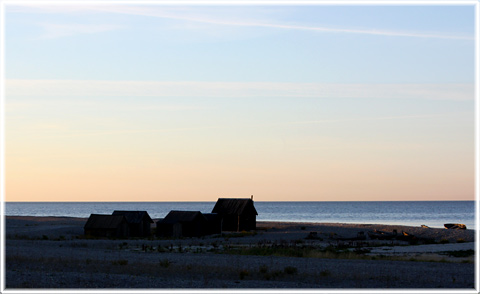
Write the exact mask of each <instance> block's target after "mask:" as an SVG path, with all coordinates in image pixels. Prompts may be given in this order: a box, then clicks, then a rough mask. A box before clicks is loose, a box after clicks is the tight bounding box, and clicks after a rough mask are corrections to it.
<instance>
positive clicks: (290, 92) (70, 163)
mask: <svg viewBox="0 0 480 294" xmlns="http://www.w3.org/2000/svg"><path fill="white" fill-rule="evenodd" d="M4 13H5V20H4V22H5V31H4V32H3V33H4V40H5V48H4V49H5V60H4V62H3V63H4V72H5V77H6V79H5V110H4V116H5V137H4V138H5V166H4V169H5V200H6V201H215V200H216V199H217V198H219V197H241V198H245V197H250V195H254V197H255V200H257V201H397V200H398V201H401V200H474V199H475V192H474V188H475V176H474V172H475V162H474V155H475V154H474V143H475V133H474V132H475V129H474V123H475V93H474V92H475V84H474V74H475V66H474V58H475V54H474V53H475V51H474V49H475V48H474V47H475V33H474V26H475V7H474V6H473V5H425V6H422V5H400V6H399V5H384V6H381V5H357V6H352V5H339V6H334V5H322V4H316V5H279V4H274V5H267V4H265V5H171V4H170V5H166V4H162V3H157V4H149V5H146V4H145V5H140V4H136V5H133V4H108V3H100V2H98V3H91V2H87V4H84V5H78V3H77V4H76V5H74V4H71V5H66V4H63V5H60V4H57V5H52V4H50V5H46V4H43V5H34V4H32V3H30V4H29V5H14V4H7V5H5V12H4Z"/></svg>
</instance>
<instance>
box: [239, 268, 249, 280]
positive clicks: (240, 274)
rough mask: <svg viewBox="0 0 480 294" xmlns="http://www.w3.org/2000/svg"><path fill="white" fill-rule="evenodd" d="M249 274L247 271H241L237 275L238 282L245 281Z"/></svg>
mask: <svg viewBox="0 0 480 294" xmlns="http://www.w3.org/2000/svg"><path fill="white" fill-rule="evenodd" d="M249 274H250V273H249V272H248V271H247V270H241V271H240V273H239V276H240V280H243V279H245V277H246V276H248V275H249Z"/></svg>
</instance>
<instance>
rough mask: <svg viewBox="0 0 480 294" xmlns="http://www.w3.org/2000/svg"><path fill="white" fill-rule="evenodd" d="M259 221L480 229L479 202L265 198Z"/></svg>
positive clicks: (45, 207)
mask: <svg viewBox="0 0 480 294" xmlns="http://www.w3.org/2000/svg"><path fill="white" fill-rule="evenodd" d="M214 205H215V202H6V203H5V215H9V216H10V215H29V216H72V217H85V218H86V217H88V216H90V214H91V213H99V214H110V213H112V212H113V211H114V210H146V211H147V212H148V213H149V214H150V216H151V217H152V218H163V217H165V215H167V213H168V212H169V211H170V210H193V211H201V212H211V211H212V209H213V206H214ZM255 208H256V209H257V212H258V216H257V220H259V221H291V222H335V223H337V222H338V223H367V224H379V223H380V224H395V225H411V226H420V225H422V224H425V225H427V226H430V227H438V228H443V224H444V223H463V224H465V225H467V228H469V229H474V228H476V225H475V202H474V201H398V202H397V201H395V202H384V201H372V202H260V201H255Z"/></svg>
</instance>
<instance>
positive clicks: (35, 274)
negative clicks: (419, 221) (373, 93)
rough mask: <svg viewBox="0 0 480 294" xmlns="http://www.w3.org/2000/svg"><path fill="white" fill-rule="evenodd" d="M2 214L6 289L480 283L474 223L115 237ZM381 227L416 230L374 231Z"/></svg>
mask: <svg viewBox="0 0 480 294" xmlns="http://www.w3.org/2000/svg"><path fill="white" fill-rule="evenodd" d="M5 222H6V223H5V225H6V232H5V236H6V251H5V254H6V287H7V289H14V288H84V289H85V288H87V289H95V288H146V289H147V288H148V289H157V288H158V289H180V288H181V289H189V288H207V289H210V288H212V289H218V288H220V289H235V288H251V289H269V288H294V289H319V288H332V289H333V288H335V289H337V288H342V289H356V288H375V289H416V288H419V289H433V288H447V289H448V288H456V289H471V290H473V289H474V283H475V270H474V255H473V250H474V249H475V246H474V230H447V229H436V228H422V227H407V226H391V225H377V224H375V225H373V224H334V223H280V222H257V230H256V231H255V232H243V233H236V232H231V233H224V234H223V235H213V236H206V237H201V238H182V239H171V238H170V239H168V238H156V237H152V238H149V239H116V240H112V239H88V238H85V236H83V226H84V224H85V222H86V219H82V218H68V217H27V216H15V217H13V216H7V217H5ZM375 230H376V231H383V232H386V233H392V232H393V231H394V230H396V232H398V233H399V234H402V232H406V233H407V235H408V236H410V237H412V236H413V238H412V239H400V238H398V239H397V238H388V239H383V240H381V239H375V238H370V237H368V233H369V232H370V233H372V232H374V231H375ZM360 232H363V233H360ZM362 235H363V236H366V238H365V239H363V238H357V237H358V236H362Z"/></svg>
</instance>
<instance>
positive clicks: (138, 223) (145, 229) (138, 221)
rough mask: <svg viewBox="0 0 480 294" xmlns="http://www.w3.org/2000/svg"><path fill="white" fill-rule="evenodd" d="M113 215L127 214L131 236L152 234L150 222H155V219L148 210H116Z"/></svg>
mask: <svg viewBox="0 0 480 294" xmlns="http://www.w3.org/2000/svg"><path fill="white" fill-rule="evenodd" d="M112 215H123V216H125V219H126V220H127V224H128V229H129V236H130V237H148V236H150V233H151V229H150V224H153V220H152V219H151V218H150V216H149V215H148V213H147V212H146V211H129V210H115V211H114V212H113V213H112Z"/></svg>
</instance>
